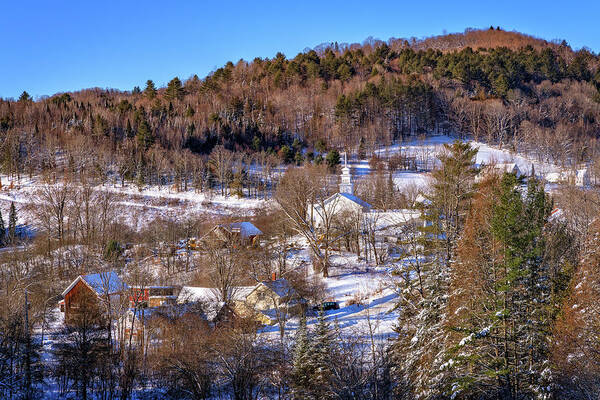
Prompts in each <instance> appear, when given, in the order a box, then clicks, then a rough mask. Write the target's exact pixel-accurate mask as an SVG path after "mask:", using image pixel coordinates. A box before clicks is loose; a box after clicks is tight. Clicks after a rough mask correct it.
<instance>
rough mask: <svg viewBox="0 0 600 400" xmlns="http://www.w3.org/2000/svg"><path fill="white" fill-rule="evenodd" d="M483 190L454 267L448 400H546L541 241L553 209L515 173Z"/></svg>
mask: <svg viewBox="0 0 600 400" xmlns="http://www.w3.org/2000/svg"><path fill="white" fill-rule="evenodd" d="M485 185H487V183H482V187H481V189H480V192H479V194H478V196H476V198H475V200H474V202H475V204H474V208H473V209H472V211H471V214H470V215H469V219H468V223H467V225H466V227H465V232H464V234H463V237H462V239H461V242H460V246H459V250H458V254H459V258H458V262H457V263H455V265H454V267H453V279H452V291H451V295H450V308H449V311H450V312H449V315H452V317H451V318H450V321H449V323H448V325H449V326H450V327H451V328H453V329H454V330H455V331H456V332H457V334H456V335H454V336H453V337H452V338H450V339H449V340H448V344H447V346H448V349H447V350H448V351H447V353H448V355H449V356H450V357H451V359H452V362H451V363H449V365H450V371H451V374H452V376H453V378H452V381H451V382H450V384H449V387H451V389H450V391H451V392H452V395H454V396H456V395H458V394H459V393H461V392H462V393H463V395H464V396H466V397H468V396H469V395H472V394H473V393H479V392H481V390H485V392H486V393H488V394H489V395H490V398H497V397H502V398H522V397H524V396H525V397H527V398H540V399H541V398H546V397H547V395H548V392H547V388H548V387H549V380H548V378H549V373H548V371H549V368H548V367H549V365H548V349H547V346H548V342H549V337H550V320H551V318H552V307H551V304H550V293H551V291H552V288H551V287H550V284H551V281H552V280H551V277H550V274H549V271H548V268H547V265H546V264H545V262H544V250H545V243H544V235H543V230H544V226H545V225H546V222H547V218H548V215H549V213H550V210H551V208H552V203H551V201H550V199H549V198H548V196H547V195H546V194H545V192H544V189H543V186H542V185H541V184H540V183H539V182H537V181H536V180H535V179H533V178H530V180H529V184H528V188H527V191H526V193H525V195H523V193H522V192H521V189H520V184H519V180H518V179H517V178H516V176H515V175H514V174H504V176H503V177H502V180H501V181H500V182H499V183H498V184H496V185H495V188H494V186H493V185H492V186H490V187H487V188H486V186H485Z"/></svg>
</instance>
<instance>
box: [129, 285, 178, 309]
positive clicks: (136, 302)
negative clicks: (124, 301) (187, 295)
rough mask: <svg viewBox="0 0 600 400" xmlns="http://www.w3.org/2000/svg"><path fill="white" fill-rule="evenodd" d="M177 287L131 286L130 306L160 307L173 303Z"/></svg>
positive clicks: (175, 298)
mask: <svg viewBox="0 0 600 400" xmlns="http://www.w3.org/2000/svg"><path fill="white" fill-rule="evenodd" d="M177 294H178V289H177V287H175V286H131V290H130V293H129V306H130V307H143V308H147V307H160V306H162V305H166V304H174V303H175V300H177Z"/></svg>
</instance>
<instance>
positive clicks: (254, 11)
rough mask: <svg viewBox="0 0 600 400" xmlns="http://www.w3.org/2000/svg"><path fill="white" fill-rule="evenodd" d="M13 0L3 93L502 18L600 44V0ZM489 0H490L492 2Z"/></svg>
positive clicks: (0, 70) (0, 47) (579, 42)
mask: <svg viewBox="0 0 600 400" xmlns="http://www.w3.org/2000/svg"><path fill="white" fill-rule="evenodd" d="M286 3H288V2H285V1H273V2H260V1H201V0H196V1H176V0H174V1H165V0H162V1H154V0H146V1H129V0H122V1H112V0H101V1H93V0H90V1H88V0H77V1H75V0H72V1H65V0H54V1H48V0H40V1H27V0H21V1H18V0H16V1H11V0H2V7H1V12H0V97H18V95H19V94H20V93H21V92H22V91H23V90H27V91H28V92H29V93H30V94H31V95H33V96H35V97H37V96H40V95H51V94H54V93H57V92H61V91H70V90H77V89H81V88H87V87H96V86H97V87H102V88H105V87H111V88H118V89H124V90H131V89H132V88H133V86H135V85H138V86H143V85H144V82H145V81H146V80H147V79H153V80H154V82H155V83H156V84H157V85H159V86H163V85H165V84H166V82H168V81H169V80H170V79H171V78H173V77H174V76H179V77H180V78H182V79H185V78H188V77H190V76H192V75H193V74H198V76H200V77H204V76H205V75H206V74H208V73H209V72H210V71H212V70H214V69H215V68H216V67H219V66H222V65H223V64H224V63H226V62H227V61H234V62H235V61H237V60H239V59H240V58H244V59H246V60H252V59H253V58H254V57H257V56H258V57H273V56H274V55H275V53H276V52H277V51H282V52H283V53H284V54H285V55H286V56H288V57H289V56H292V57H293V56H295V55H296V54H297V53H298V52H300V51H302V50H303V49H304V48H306V47H314V46H316V45H318V44H320V43H324V42H333V41H338V42H340V43H343V42H346V43H353V42H362V41H363V40H364V39H365V38H367V37H368V36H373V37H375V38H378V39H383V40H386V39H388V38H390V37H406V38H408V37H413V36H414V37H417V38H422V37H425V36H432V35H439V34H442V33H443V32H444V31H446V32H462V31H464V29H465V28H467V27H475V28H481V27H488V26H490V25H494V26H497V25H499V26H501V27H502V28H503V29H506V30H518V31H521V32H524V33H528V34H532V35H535V36H538V37H541V38H544V39H548V40H552V39H557V38H560V39H565V40H567V42H568V43H569V44H570V45H571V46H573V47H574V48H576V49H578V48H581V47H583V46H587V47H589V48H591V49H592V50H593V51H594V52H596V53H597V52H599V51H600V19H599V16H600V1H598V0H595V1H592V0H587V1H569V2H565V1H556V0H549V1H537V0H536V1H528V0H520V1H512V0H510V1H502V0H496V1H484V0H481V1H478V0H472V1H450V0H445V1H437V0H429V1H422V0H420V1H419V0H417V1H415V0H412V1H404V0H396V1H389V2H383V1H367V0H363V1H360V2H358V1H356V2H355V1H351V0H346V1H328V0H321V1H309V0H306V1H293V2H289V4H286ZM484 3H485V4H484Z"/></svg>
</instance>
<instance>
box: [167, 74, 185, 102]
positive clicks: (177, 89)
mask: <svg viewBox="0 0 600 400" xmlns="http://www.w3.org/2000/svg"><path fill="white" fill-rule="evenodd" d="M184 93H185V92H184V89H183V85H182V84H181V80H180V79H179V78H178V77H175V78H173V79H171V80H170V81H169V83H168V84H167V90H166V91H165V98H166V99H168V100H181V99H182V98H183V95H184Z"/></svg>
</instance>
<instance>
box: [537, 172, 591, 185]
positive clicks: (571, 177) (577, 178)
mask: <svg viewBox="0 0 600 400" xmlns="http://www.w3.org/2000/svg"><path fill="white" fill-rule="evenodd" d="M545 179H546V182H548V183H564V184H569V185H575V186H578V187H585V186H589V185H590V184H591V179H590V173H589V170H588V169H587V168H582V169H578V170H576V171H560V172H550V173H549V174H547V175H546V176H545Z"/></svg>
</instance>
